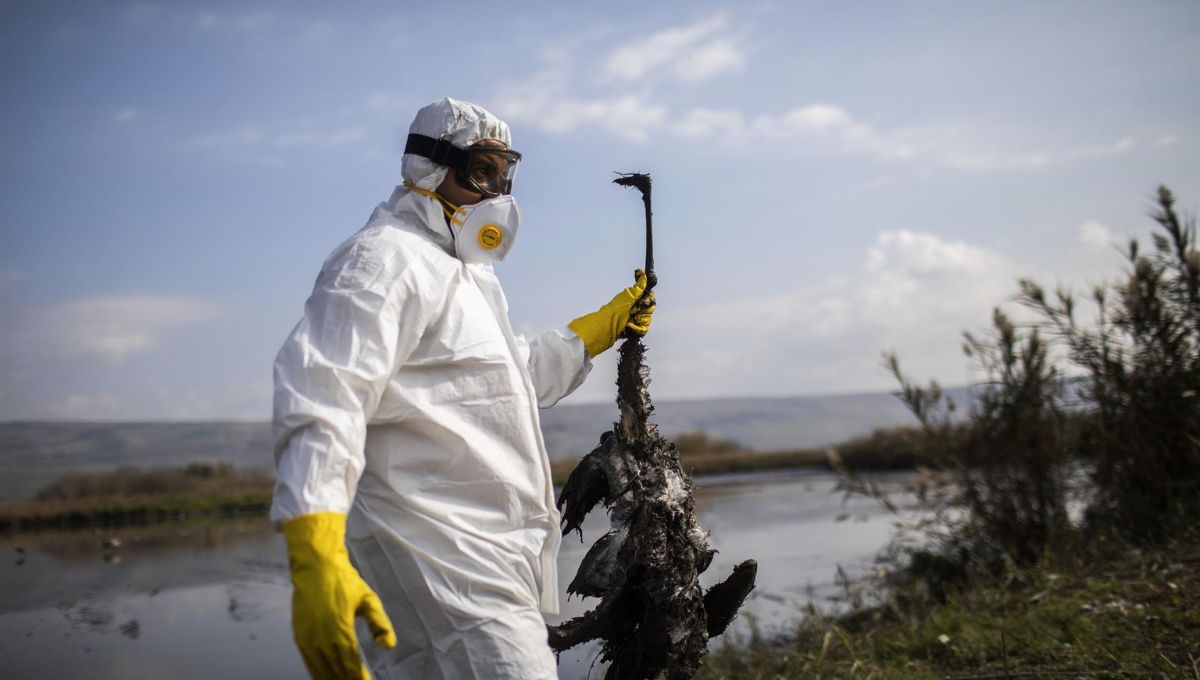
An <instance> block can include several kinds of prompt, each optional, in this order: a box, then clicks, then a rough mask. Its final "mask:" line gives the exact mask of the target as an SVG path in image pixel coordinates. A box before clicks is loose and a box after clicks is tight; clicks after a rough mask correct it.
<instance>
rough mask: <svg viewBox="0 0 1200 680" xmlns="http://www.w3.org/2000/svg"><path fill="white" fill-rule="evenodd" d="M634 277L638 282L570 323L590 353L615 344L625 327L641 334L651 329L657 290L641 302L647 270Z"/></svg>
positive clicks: (568, 325)
mask: <svg viewBox="0 0 1200 680" xmlns="http://www.w3.org/2000/svg"><path fill="white" fill-rule="evenodd" d="M634 277H635V283H634V284H633V285H632V286H630V287H629V288H626V289H625V290H623V291H621V292H620V293H617V296H616V297H614V298H613V299H612V301H611V302H609V303H608V304H607V305H604V306H603V307H601V308H600V309H599V310H597V311H595V312H592V313H591V314H587V315H585V316H581V317H579V318H578V319H575V320H574V321H572V322H571V323H569V324H567V327H568V328H570V329H571V330H572V331H575V334H576V335H578V336H579V337H580V339H582V340H583V344H584V345H586V346H587V351H588V356H590V357H595V356H597V355H598V354H600V353H601V352H603V351H604V350H606V349H608V348H609V347H612V346H613V343H615V342H616V341H617V338H620V337H621V335H622V334H623V333H624V332H625V330H626V329H629V330H631V331H633V332H634V333H637V334H638V335H645V334H646V332H647V331H649V330H650V319H651V316H652V315H653V314H654V293H653V292H652V293H650V294H649V295H647V296H646V299H645V300H642V301H641V303H640V304H639V302H638V301H639V300H641V298H642V293H643V292H644V291H645V290H646V273H645V272H643V271H642V270H640V269H639V270H637V271H636V272H634Z"/></svg>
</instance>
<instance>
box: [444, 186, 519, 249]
mask: <svg viewBox="0 0 1200 680" xmlns="http://www.w3.org/2000/svg"><path fill="white" fill-rule="evenodd" d="M520 229H521V210H520V209H519V208H517V199H515V198H513V197H512V196H497V197H495V198H489V199H486V200H483V201H480V202H478V203H476V204H474V205H464V206H463V207H461V208H459V209H458V210H457V211H456V212H455V213H454V214H453V215H451V216H450V231H451V232H453V234H454V252H455V254H457V255H458V259H460V260H462V261H463V262H466V263H467V264H481V263H486V262H500V261H502V260H504V258H505V257H507V256H508V252H509V251H510V250H512V247H513V243H514V242H515V241H516V240H517V232H518V231H520Z"/></svg>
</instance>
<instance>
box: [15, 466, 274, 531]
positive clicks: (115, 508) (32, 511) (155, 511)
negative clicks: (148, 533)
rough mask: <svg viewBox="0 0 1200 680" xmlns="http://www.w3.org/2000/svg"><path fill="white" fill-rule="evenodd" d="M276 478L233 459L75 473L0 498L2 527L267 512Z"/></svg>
mask: <svg viewBox="0 0 1200 680" xmlns="http://www.w3.org/2000/svg"><path fill="white" fill-rule="evenodd" d="M274 484H275V481H274V477H273V476H272V475H271V474H270V473H269V472H267V471H266V470H259V469H244V470H238V469H235V468H234V467H233V466H232V465H230V464H228V463H221V464H217V465H209V464H203V463H193V464H191V465H189V466H187V467H185V468H181V469H168V468H133V467H122V468H118V469H116V470H111V471H104V472H77V473H70V474H66V475H63V476H61V477H59V478H58V479H57V480H55V481H54V482H53V483H51V484H50V485H48V486H47V487H46V488H44V489H42V490H41V491H39V492H38V494H37V496H36V497H35V499H34V500H32V501H21V502H16V503H2V504H0V531H34V530H39V529H62V528H75V527H84V526H120V525H126V524H141V523H146V522H156V521H157V522H161V521H166V520H175V519H182V518H185V517H198V516H229V515H238V514H255V513H264V512H266V511H267V510H268V509H269V508H270V506H271V493H272V489H273V488H274Z"/></svg>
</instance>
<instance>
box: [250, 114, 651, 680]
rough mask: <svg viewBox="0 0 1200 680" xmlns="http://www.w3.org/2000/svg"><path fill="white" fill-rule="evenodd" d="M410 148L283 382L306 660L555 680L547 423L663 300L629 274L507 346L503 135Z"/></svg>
mask: <svg viewBox="0 0 1200 680" xmlns="http://www.w3.org/2000/svg"><path fill="white" fill-rule="evenodd" d="M409 132H410V135H409V138H408V144H407V146H406V148H405V155H404V156H403V159H402V173H403V176H404V184H403V185H401V186H399V187H397V188H396V190H395V192H394V193H393V194H392V197H391V199H390V200H389V201H387V202H386V203H382V204H380V205H379V206H378V207H377V208H376V209H375V211H374V213H373V214H372V215H371V218H370V219H369V220H368V222H367V224H366V226H365V227H363V229H362V230H361V231H359V232H358V233H357V234H355V235H354V236H352V237H350V238H349V239H348V240H347V241H346V242H344V243H343V244H341V245H340V246H338V248H337V249H336V250H334V252H333V254H332V255H330V256H329V258H328V259H327V260H326V261H325V264H324V266H323V267H322V268H321V273H320V275H319V276H318V277H317V281H316V284H315V286H314V288H313V292H312V295H311V296H310V297H309V298H308V301H307V303H306V304H305V310H304V318H303V319H302V320H301V321H300V323H299V324H298V325H297V326H296V328H295V329H294V330H293V331H292V333H291V335H289V336H288V338H287V340H286V341H285V342H284V344H283V348H282V349H281V350H280V351H279V355H278V357H277V358H276V361H275V408H274V425H275V436H276V443H275V460H276V467H277V472H278V481H277V483H276V487H275V498H274V502H273V504H272V507H271V518H272V520H274V521H275V522H277V523H278V524H279V525H280V526H282V529H283V532H284V535H285V537H286V539H287V544H288V561H289V565H290V568H291V572H292V581H293V585H294V594H293V601H292V621H293V628H294V632H295V637H296V643H297V646H298V647H299V648H300V652H301V655H302V656H303V658H304V662H305V665H306V666H307V668H308V670H309V673H310V674H311V675H312V676H313V677H314V678H322V679H324V678H356V679H357V678H366V677H368V676H367V671H366V669H365V668H364V667H363V665H362V662H361V659H360V656H359V652H358V642H357V641H358V640H359V639H362V640H363V641H364V644H362V651H363V653H364V654H365V656H366V658H367V662H368V664H369V666H370V669H371V671H372V673H373V674H374V676H375V677H376V678H389V679H400V678H406V679H407V678H422V679H441V680H455V679H458V678H529V679H538V680H544V679H546V678H553V677H556V667H555V660H554V657H553V655H552V653H551V651H550V648H549V645H548V643H547V635H546V628H545V625H544V624H543V620H542V617H541V612H549V613H556V612H557V610H558V594H557V592H558V587H557V574H556V571H555V560H556V557H557V553H558V547H559V542H560V540H561V533H560V530H559V514H558V512H557V510H556V509H555V507H554V489H553V486H552V482H551V477H550V465H549V460H548V458H547V455H546V447H545V444H544V443H543V441H542V433H541V428H540V425H539V421H538V409H539V408H548V407H550V406H553V405H554V404H555V403H556V402H557V401H558V400H560V399H562V398H563V397H565V396H566V395H568V394H570V393H571V392H572V391H573V390H574V389H576V388H577V387H578V386H579V385H580V384H581V383H582V382H583V380H584V378H585V376H587V374H588V371H589V370H590V369H591V358H592V357H594V356H595V355H597V354H599V353H600V352H602V351H604V350H605V349H607V348H608V347H610V346H612V344H613V343H614V342H615V341H616V339H617V338H618V337H619V336H620V335H621V334H623V333H624V332H625V331H626V329H633V330H634V331H635V332H638V333H645V332H646V330H647V328H648V326H649V323H650V320H651V314H652V313H653V311H654V307H653V299H652V295H651V294H648V295H646V296H645V298H646V299H645V300H642V299H641V298H642V296H643V291H644V289H645V285H646V282H645V275H644V274H642V273H641V272H637V273H636V274H635V278H636V283H635V284H634V285H633V286H632V287H630V288H627V289H625V290H624V291H622V292H621V293H619V294H618V295H617V296H616V297H615V298H613V300H612V301H611V302H610V303H608V304H607V305H605V306H604V307H602V308H601V309H600V310H599V311H597V312H593V313H591V314H588V315H585V316H583V317H580V318H578V319H575V320H574V321H572V322H571V323H570V324H568V325H567V327H565V328H562V329H558V330H551V331H548V332H546V333H543V334H541V335H540V336H538V337H537V338H534V339H533V340H532V341H529V342H526V341H525V340H524V338H522V337H521V336H519V335H516V334H514V333H513V330H512V327H511V325H510V324H509V320H508V305H507V302H506V301H505V297H504V293H503V292H502V291H501V289H500V283H499V281H498V280H497V279H496V275H495V273H494V272H493V270H492V263H493V262H496V261H499V260H502V259H504V256H505V255H506V254H507V253H508V252H509V251H510V250H511V248H512V246H513V241H514V239H515V237H516V235H517V230H518V228H519V226H520V213H519V212H518V210H517V207H516V203H515V201H514V199H513V197H512V196H511V194H510V191H511V187H512V180H513V177H514V173H515V168H516V165H517V163H518V162H519V161H520V159H521V157H520V154H519V153H517V152H515V151H512V150H511V148H510V135H509V129H508V126H507V125H505V124H504V123H503V122H501V121H500V120H498V119H497V118H496V117H495V116H493V115H491V114H490V113H488V112H487V111H485V110H484V109H482V108H480V107H478V106H474V105H472V104H467V103H464V102H458V101H455V100H453V99H442V100H439V101H437V102H434V103H433V104H430V105H429V106H426V107H425V108H423V109H421V110H420V111H419V112H418V113H417V116H416V119H415V120H414V121H413V123H412V126H411V127H410V129H409ZM347 547H348V551H347ZM356 568H357V569H356ZM360 575H361V576H360ZM356 614H357V615H361V617H362V620H361V621H360V622H359V623H358V624H357V625H358V629H357V631H356V628H355V626H356V623H355V621H356ZM393 624H394V628H393ZM370 639H373V642H371V640H370Z"/></svg>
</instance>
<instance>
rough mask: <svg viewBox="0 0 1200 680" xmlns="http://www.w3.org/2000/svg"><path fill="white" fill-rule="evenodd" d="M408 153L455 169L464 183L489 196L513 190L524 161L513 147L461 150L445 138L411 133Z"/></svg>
mask: <svg viewBox="0 0 1200 680" xmlns="http://www.w3.org/2000/svg"><path fill="white" fill-rule="evenodd" d="M404 153H411V154H413V155H415V156H421V157H422V158H428V159H429V160H430V161H431V162H433V163H436V164H437V165H444V166H446V167H448V168H453V169H454V170H455V177H456V178H457V180H458V183H459V185H460V186H462V187H463V188H464V189H468V190H470V191H475V192H478V193H481V194H483V195H484V196H487V197H488V198H494V197H496V196H500V195H503V194H510V193H512V184H513V180H514V179H515V178H516V176H517V166H518V165H519V164H520V163H521V154H519V153H517V152H516V151H513V150H511V149H504V148H500V147H495V146H479V145H478V144H476V145H475V146H472V147H468V148H466V149H460V148H458V147H457V146H454V145H453V144H451V143H450V140H448V139H446V138H444V137H443V138H442V139H434V138H433V137H426V136H425V135H416V134H412V135H409V136H408V141H407V143H405V145H404Z"/></svg>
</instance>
